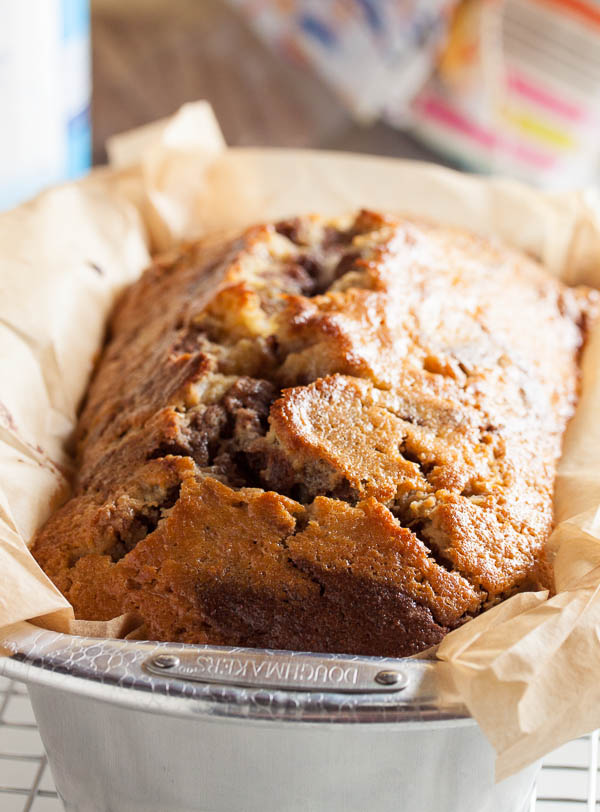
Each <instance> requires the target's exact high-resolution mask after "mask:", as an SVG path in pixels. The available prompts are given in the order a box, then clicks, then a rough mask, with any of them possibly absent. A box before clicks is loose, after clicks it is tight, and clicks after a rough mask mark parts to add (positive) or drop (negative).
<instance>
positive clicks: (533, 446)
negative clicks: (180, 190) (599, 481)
mask: <svg viewBox="0 0 600 812" xmlns="http://www.w3.org/2000/svg"><path fill="white" fill-rule="evenodd" d="M595 305H596V297H595V294H592V293H591V292H589V291H586V290H582V289H578V290H574V289H568V288H566V287H565V286H564V285H562V284H560V283H559V282H557V281H556V280H553V279H551V278H549V277H548V276H547V275H546V274H545V273H544V272H543V270H542V269H541V268H540V267H539V266H537V265H536V264H535V263H534V262H532V261H530V260H528V259H526V258H525V257H523V256H520V255H518V254H515V253H512V252H510V251H507V250H506V249H504V248H501V247H499V246H496V245H493V244H490V243H488V242H485V241H483V240H480V239H478V238H476V237H473V236H472V235H469V234H465V233H462V232H459V231H456V230H453V229H446V228H440V227H435V226H432V225H427V224H423V223H415V222H411V221H408V220H405V219H400V218H392V217H385V216H382V215H378V214H374V213H371V212H360V213H359V214H358V215H357V216H355V217H349V218H345V219H340V220H333V221H327V220H323V219H321V218H318V217H304V218H297V219H295V220H291V221H287V222H285V223H280V224H277V225H275V226H269V225H267V226H259V227H256V228H253V229H250V230H249V231H248V232H246V234H245V235H243V237H242V238H241V239H240V240H238V241H237V242H234V243H231V244H228V245H226V246H224V247H223V246H221V247H219V248H214V247H212V248H210V249H208V248H206V246H203V245H201V244H200V245H193V246H190V247H188V248H186V249H184V250H183V251H182V252H181V253H180V254H178V255H176V256H173V257H169V258H162V259H158V260H157V261H156V262H155V264H154V265H153V266H152V268H151V269H150V270H149V271H147V272H146V274H145V275H144V276H143V277H142V279H141V280H140V281H139V282H138V283H136V284H135V285H133V286H132V287H131V288H130V289H129V290H128V291H127V292H126V293H125V295H124V296H123V298H122V300H121V301H120V302H119V304H118V306H117V308H116V309H115V313H114V315H113V319H112V322H111V326H110V333H111V338H110V341H109V343H108V345H107V348H106V350H105V353H104V357H103V359H102V361H101V363H100V365H99V368H98V370H97V373H96V375H95V378H94V380H93V382H92V384H91V386H90V389H89V392H88V396H87V402H86V405H85V408H84V410H83V413H82V417H81V421H80V425H79V466H78V475H77V481H76V483H75V494H74V497H73V498H72V499H71V500H70V501H69V502H67V504H66V505H65V506H64V507H63V508H62V509H61V510H60V511H58V513H57V514H56V515H55V516H54V517H52V518H51V519H50V521H49V522H48V523H47V524H46V526H45V527H44V528H43V529H42V530H41V531H40V533H39V534H38V536H37V538H36V541H35V544H34V547H33V552H34V555H35V556H36V558H37V559H38V561H39V562H40V564H41V565H42V566H43V567H44V569H45V570H46V572H48V574H49V575H50V577H51V578H53V580H54V581H55V583H56V584H57V585H58V587H59V588H60V589H61V590H62V591H63V592H64V594H65V595H66V596H67V597H68V598H69V600H71V602H72V603H73V605H74V607H75V611H76V615H77V617H79V618H83V619H100V620H106V619H109V618H111V617H113V616H116V615H119V614H121V613H123V612H126V611H133V612H136V613H137V614H139V615H140V616H141V617H142V618H143V620H144V624H145V630H146V633H147V634H148V636H149V637H151V638H153V639H160V640H180V641H184V642H210V643H215V644H224V645H248V646H267V647H279V648H294V649H306V650H313V651H343V652H349V653H353V652H356V653H363V654H383V655H394V656H402V655H406V654H412V653H415V652H417V651H420V650H422V649H423V648H425V647H427V646H429V645H432V644H434V643H436V642H438V641H439V640H440V639H441V638H442V637H443V635H444V634H445V633H446V632H447V631H448V630H449V629H451V628H454V627H456V626H457V625H459V624H461V623H463V622H464V621H465V620H468V619H469V618H470V617H472V616H473V615H475V614H477V613H478V612H479V611H481V610H482V609H484V608H486V607H488V606H490V605H493V604H494V603H495V602H497V601H498V600H501V599H502V598H504V597H506V596H508V595H510V594H512V593H514V592H516V591H518V590H521V589H526V588H535V587H536V586H537V585H540V584H544V583H545V581H546V579H547V575H546V564H545V562H544V557H543V548H544V543H545V541H546V539H547V537H548V534H549V532H550V529H551V524H552V485H553V478H554V473H555V467H556V462H557V459H558V456H559V453H560V445H561V438H562V434H563V432H564V428H565V425H566V422H567V420H568V418H569V416H570V414H571V413H572V410H573V408H574V404H575V401H576V395H577V379H578V366H577V364H578V354H579V351H580V348H581V346H582V343H583V341H584V338H585V321H586V318H587V317H588V316H591V314H592V313H593V311H594V309H595Z"/></svg>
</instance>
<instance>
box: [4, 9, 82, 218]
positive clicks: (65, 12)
mask: <svg viewBox="0 0 600 812" xmlns="http://www.w3.org/2000/svg"><path fill="white" fill-rule="evenodd" d="M89 30H90V25H89V5H88V0H0V209H4V208H9V207H10V206H14V205H16V204H17V203H19V202H20V201H22V200H25V199H26V198H28V197H31V196H32V195H34V194H35V193H36V192H38V191H39V190H40V189H43V188H44V187H45V186H49V185H50V184H53V183H57V182H59V181H61V180H67V179H69V178H74V177H77V176H78V175H81V174H82V173H84V172H85V171H86V170H87V169H88V167H89V165H90V152H91V149H90V112H89V111H90V92H91V81H90V37H89Z"/></svg>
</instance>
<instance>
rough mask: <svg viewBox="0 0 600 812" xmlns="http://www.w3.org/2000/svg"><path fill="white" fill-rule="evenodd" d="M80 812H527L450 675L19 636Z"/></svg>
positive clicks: (26, 630) (406, 662)
mask: <svg viewBox="0 0 600 812" xmlns="http://www.w3.org/2000/svg"><path fill="white" fill-rule="evenodd" d="M3 644H4V646H5V647H7V648H8V649H9V650H10V651H11V652H12V656H10V657H2V658H0V672H1V673H3V674H4V675H6V676H8V677H11V678H13V679H17V680H23V681H24V682H26V683H27V686H28V689H29V693H30V696H31V701H32V704H33V708H34V711H35V715H36V719H37V722H38V725H39V729H40V733H41V736H42V739H43V742H44V745H45V747H46V750H47V753H48V759H49V762H50V766H51V769H52V774H53V776H54V780H55V782H56V787H57V790H58V792H59V794H60V796H61V798H62V799H63V801H64V804H65V809H66V810H68V812H192V810H194V812H392V810H394V812H396V811H399V810H401V811H402V812H465V810H469V809H477V810H478V812H526V810H527V809H528V808H529V803H530V799H531V795H532V792H533V786H534V781H535V776H536V773H537V769H538V765H533V766H531V767H529V768H527V769H526V770H524V771H523V772H521V773H519V774H517V775H515V776H513V777H512V778H510V779H508V780H505V781H503V782H501V783H499V784H494V777H493V776H494V754H493V751H492V748H491V747H490V745H489V744H488V742H487V741H486V739H485V738H484V736H483V734H482V733H481V731H480V729H479V727H478V726H477V724H476V723H475V722H474V721H473V720H472V719H470V718H469V716H468V714H467V712H466V709H465V708H464V707H461V706H448V705H443V704H442V703H441V701H440V697H439V692H438V688H437V671H438V669H437V666H436V664H435V663H434V662H430V661H427V660H414V659H402V660H393V659H384V658H375V657H354V656H342V655H322V654H321V655H315V654H303V653H298V652H277V651H267V650H258V649H239V648H225V647H211V646H184V645H175V644H165V643H152V642H138V641H135V642H133V641H124V640H101V639H97V638H85V637H75V636H72V635H62V634H56V633H54V632H49V631H44V630H42V629H39V628H37V627H35V626H32V625H30V624H18V626H15V627H13V629H12V630H10V631H9V633H8V635H7V636H5V638H4V640H3Z"/></svg>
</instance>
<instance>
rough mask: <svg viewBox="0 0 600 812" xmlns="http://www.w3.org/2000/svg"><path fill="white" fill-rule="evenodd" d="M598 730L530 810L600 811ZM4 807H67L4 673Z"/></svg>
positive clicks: (545, 772) (0, 685) (16, 810)
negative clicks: (598, 798) (56, 788)
mask: <svg viewBox="0 0 600 812" xmlns="http://www.w3.org/2000/svg"><path fill="white" fill-rule="evenodd" d="M597 777H598V731H596V732H595V733H592V735H591V736H585V737H584V738H581V739H576V740H575V741H572V742H569V744H566V745H564V746H563V747H561V748H560V749H559V750H555V751H554V753H550V755H549V756H547V757H546V758H545V759H544V764H543V767H542V771H541V773H540V776H539V779H538V784H537V798H534V799H533V800H532V803H531V810H530V812H600V800H598V801H597V800H596V798H597V786H596V785H597ZM0 812H64V810H63V806H62V803H61V801H60V799H59V797H58V795H57V793H56V790H55V788H54V782H53V781H52V775H51V774H50V769H49V767H48V762H47V759H46V755H45V753H44V745H43V744H42V740H41V739H40V734H39V733H38V729H37V725H36V723H35V717H34V715H33V711H32V709H31V704H30V702H29V697H28V695H27V690H26V688H25V686H24V685H22V684H21V683H18V682H13V681H11V680H8V679H5V678H4V677H0Z"/></svg>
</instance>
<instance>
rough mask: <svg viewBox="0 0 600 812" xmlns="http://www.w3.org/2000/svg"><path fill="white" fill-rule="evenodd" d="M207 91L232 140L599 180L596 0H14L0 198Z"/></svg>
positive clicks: (3, 28) (77, 162)
mask: <svg viewBox="0 0 600 812" xmlns="http://www.w3.org/2000/svg"><path fill="white" fill-rule="evenodd" d="M201 98H205V99H208V100H209V101H210V102H211V104H212V105H213V107H214V109H215V112H216V115H217V118H218V120H219V123H220V125H221V127H222V130H223V132H224V135H225V138H226V140H227V142H228V143H229V144H230V145H265V146H275V145H276V146H292V147H314V148H326V149H343V150H353V151H359V152H370V153H375V154H381V155H393V156H399V157H407V158H419V159H425V160H436V161H440V162H444V163H447V164H450V165H455V166H459V167H460V168H463V169H467V170H470V171H476V172H499V173H502V174H505V175H510V176H512V177H516V178H519V179H522V180H526V181H528V182H531V183H533V184H535V185H538V186H540V187H543V188H546V189H552V190H559V189H566V188H573V187H578V186H582V185H589V184H592V183H595V182H596V181H597V180H598V167H599V156H600V127H599V122H600V0H90V2H88V0H18V2H17V0H0V105H1V106H0V111H1V113H0V116H1V118H0V121H1V124H0V207H7V206H9V205H14V204H15V203H16V202H18V201H19V200H21V199H24V198H26V197H28V196H30V195H32V194H33V193H35V192H36V191H37V190H38V189H40V188H43V187H44V186H46V185H48V184H51V183H55V182H57V181H59V180H62V179H65V178H70V177H76V176H78V175H80V174H81V173H83V172H85V171H87V169H88V167H89V166H90V165H91V164H92V163H94V164H100V163H102V162H104V161H105V160H106V152H105V146H104V145H105V142H106V139H107V138H108V137H109V136H111V135H113V134H115V133H117V132H121V131H123V130H127V129H130V128H132V127H136V126H138V125H140V124H145V123H147V122H149V121H153V120H155V119H157V118H161V117H164V116H166V115H169V114H171V113H173V112H174V111H175V110H176V109H177V108H178V107H179V106H180V105H181V104H183V103H185V102H186V101H192V100H196V99H201Z"/></svg>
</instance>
